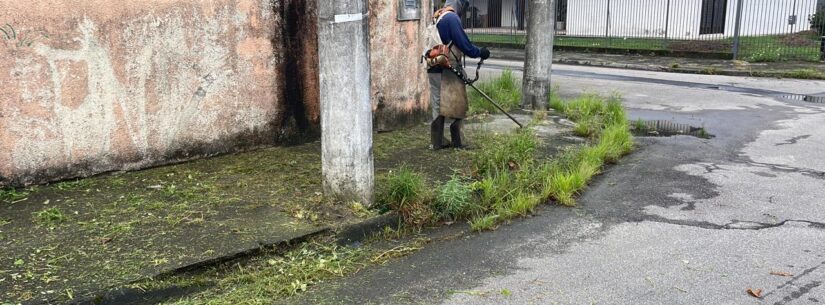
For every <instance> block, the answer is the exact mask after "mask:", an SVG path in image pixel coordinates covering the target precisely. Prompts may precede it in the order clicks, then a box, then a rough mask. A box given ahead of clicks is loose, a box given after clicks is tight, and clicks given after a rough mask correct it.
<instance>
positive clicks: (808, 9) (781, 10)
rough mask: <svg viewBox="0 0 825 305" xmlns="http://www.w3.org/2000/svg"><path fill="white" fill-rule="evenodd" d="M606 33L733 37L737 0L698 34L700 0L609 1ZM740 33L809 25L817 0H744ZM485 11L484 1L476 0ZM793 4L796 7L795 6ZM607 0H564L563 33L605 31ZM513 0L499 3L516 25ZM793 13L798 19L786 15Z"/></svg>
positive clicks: (767, 32) (768, 32) (800, 28)
mask: <svg viewBox="0 0 825 305" xmlns="http://www.w3.org/2000/svg"><path fill="white" fill-rule="evenodd" d="M609 1H610V30H609V31H610V36H612V37H648V38H664V37H665V36H667V37H668V38H674V39H719V38H725V37H732V36H733V34H734V30H735V27H736V5H737V1H736V0H728V11H727V17H726V19H725V31H724V33H723V34H707V35H699V28H700V23H701V20H702V17H701V16H702V14H701V11H702V0H670V1H669V2H670V7H669V10H670V17H669V19H668V17H667V12H668V0H609ZM743 1H745V2H744V5H743V14H742V16H743V18H742V35H749V36H759V35H773V34H785V33H794V32H800V31H806V30H808V29H810V23H809V21H808V18H809V17H810V16H811V15H813V14H814V13H815V12H816V5H817V1H818V0H743ZM474 2H475V3H477V4H476V5H477V6H478V7H479V8H481V9H482V11H484V14H486V10H487V0H475V1H474ZM794 3H796V9H795V10H794ZM607 5H608V0H569V3H568V10H567V14H568V15H567V35H568V36H604V35H605V34H606V30H607V29H606V24H607ZM514 6H515V0H505V1H504V4H503V10H504V12H503V14H502V18H503V20H502V26H504V27H507V26H510V25H511V22H512V24H515V21H514V20H512V17H511V13H510V12H511V10H512V9H513V8H514ZM793 14H796V15H797V16H798V17H797V24H796V25H789V24H788V16H790V15H793Z"/></svg>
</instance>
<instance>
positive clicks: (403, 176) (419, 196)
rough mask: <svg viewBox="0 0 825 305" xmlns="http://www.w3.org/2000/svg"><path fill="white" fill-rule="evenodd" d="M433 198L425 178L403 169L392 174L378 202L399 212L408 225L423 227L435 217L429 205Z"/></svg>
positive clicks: (406, 168)
mask: <svg viewBox="0 0 825 305" xmlns="http://www.w3.org/2000/svg"><path fill="white" fill-rule="evenodd" d="M431 197H432V195H431V193H430V192H429V189H428V188H427V184H426V181H425V180H424V176H422V175H421V174H419V173H416V172H413V171H412V170H410V169H409V168H408V167H402V168H401V169H399V170H398V171H396V172H394V173H390V175H389V177H388V178H387V180H386V187H385V189H384V190H382V191H381V192H380V193H379V195H378V201H379V203H380V204H382V205H384V206H386V207H388V208H390V209H392V210H395V211H398V213H399V214H400V215H401V217H402V218H403V219H404V220H405V222H406V223H407V224H410V225H415V226H423V225H425V224H427V223H429V222H430V221H432V220H433V219H434V217H435V213H434V212H433V210H432V208H431V207H430V205H429V201H430V198H431Z"/></svg>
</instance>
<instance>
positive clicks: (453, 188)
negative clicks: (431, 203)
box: [435, 176, 480, 217]
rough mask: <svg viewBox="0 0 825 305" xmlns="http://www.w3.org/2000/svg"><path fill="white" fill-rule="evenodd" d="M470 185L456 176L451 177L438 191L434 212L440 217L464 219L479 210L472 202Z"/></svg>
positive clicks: (473, 201) (475, 202) (474, 201)
mask: <svg viewBox="0 0 825 305" xmlns="http://www.w3.org/2000/svg"><path fill="white" fill-rule="evenodd" d="M472 196H473V190H472V188H470V185H469V184H468V183H467V182H465V181H464V180H462V179H461V178H460V177H458V176H453V177H452V179H450V181H447V183H445V184H444V185H442V186H441V187H440V188H439V189H438V194H437V197H436V201H435V210H436V213H437V214H438V215H440V216H441V217H445V216H446V217H465V216H469V215H472V214H473V213H476V212H478V211H479V210H480V206H479V205H478V202H477V201H476V200H474V198H473V197H472Z"/></svg>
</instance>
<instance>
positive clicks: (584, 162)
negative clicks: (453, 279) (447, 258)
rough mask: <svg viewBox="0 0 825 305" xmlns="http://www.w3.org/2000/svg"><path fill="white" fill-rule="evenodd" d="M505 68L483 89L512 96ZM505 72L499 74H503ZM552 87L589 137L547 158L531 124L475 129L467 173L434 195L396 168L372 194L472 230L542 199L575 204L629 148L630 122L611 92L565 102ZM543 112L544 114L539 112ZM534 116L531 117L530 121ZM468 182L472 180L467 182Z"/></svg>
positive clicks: (424, 217)
mask: <svg viewBox="0 0 825 305" xmlns="http://www.w3.org/2000/svg"><path fill="white" fill-rule="evenodd" d="M511 78H512V76H511V75H510V74H509V72H506V73H505V75H503V76H502V77H501V78H499V79H496V80H493V81H491V82H490V83H488V84H490V85H489V86H493V87H492V88H490V89H488V90H490V91H492V92H498V93H497V94H498V95H499V96H517V94H516V93H513V92H510V91H518V90H519V88H517V87H516V86H513V85H512V83H511V82H510V81H506V80H508V79H511ZM502 79H504V80H505V81H502ZM557 92H558V89H557V88H556V89H554V90H553V94H551V96H550V100H549V101H548V102H549V105H550V107H551V108H553V109H555V110H556V111H558V112H560V113H562V114H564V115H565V116H567V117H568V118H569V119H570V120H572V121H573V122H574V123H576V127H575V128H574V132H575V133H576V134H578V135H580V136H582V137H585V138H587V139H588V144H586V145H584V146H582V147H578V148H575V149H569V150H567V151H564V152H562V153H561V154H560V155H559V156H557V157H556V158H555V159H553V160H548V159H546V157H542V156H541V155H540V154H539V151H538V148H539V146H540V143H539V140H538V138H537V137H536V135H535V133H534V131H533V130H532V128H531V127H528V128H525V129H520V130H516V131H513V132H510V133H506V134H488V135H482V136H478V139H477V142H478V147H479V149H476V150H473V151H471V152H470V159H471V161H472V162H471V166H470V169H469V172H470V173H471V174H470V175H468V176H467V177H464V178H461V177H456V176H454V177H453V178H452V179H450V180H449V181H448V182H447V183H445V184H444V185H442V186H440V187H434V188H432V189H436V190H437V193H436V195H435V196H432V195H430V194H429V193H427V191H426V190H428V189H430V187H428V186H427V182H426V181H425V180H424V179H423V178H422V176H421V175H420V174H416V173H414V172H411V171H409V170H407V169H402V170H400V171H398V172H397V173H394V174H392V175H390V177H389V178H388V179H387V181H386V185H387V186H386V188H385V189H384V190H383V191H382V192H381V195H380V197H379V198H382V202H383V203H384V204H385V205H387V206H389V207H390V208H391V209H393V210H396V211H399V213H400V214H401V216H402V217H403V218H404V219H405V220H406V222H407V223H409V224H413V225H416V226H421V225H425V224H427V221H428V220H429V221H437V220H439V219H452V220H467V221H469V223H470V226H471V228H472V229H473V230H489V229H493V228H495V227H496V226H498V225H499V224H501V223H502V222H505V221H508V220H510V219H513V218H516V217H521V216H525V215H529V214H530V213H532V212H533V211H534V209H535V208H536V207H537V206H538V205H539V204H541V203H542V202H546V201H548V200H554V201H556V202H558V203H559V204H562V205H565V206H574V205H575V204H576V199H575V198H576V196H577V195H578V194H579V193H580V192H581V191H582V190H583V189H584V188H585V187H586V186H587V184H588V182H589V181H590V180H591V179H593V177H595V176H596V175H598V174H599V173H601V169H602V167H603V166H604V164H605V163H610V162H616V161H618V160H619V159H620V158H621V157H622V156H624V155H626V154H628V153H629V152H630V151H631V150H632V149H633V145H634V142H633V137H632V135H631V133H630V123H629V122H628V119H627V114H626V112H625V110H624V108H623V107H622V105H621V98H620V97H619V96H618V95H613V96H610V97H603V96H599V95H596V94H585V95H582V96H581V97H579V98H576V99H574V100H572V101H569V102H564V101H563V100H561V98H559V96H558V94H557ZM545 115H546V114H545ZM534 122H535V120H534ZM467 181H471V182H469V183H468V182H467Z"/></svg>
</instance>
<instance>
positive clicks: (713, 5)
mask: <svg viewBox="0 0 825 305" xmlns="http://www.w3.org/2000/svg"><path fill="white" fill-rule="evenodd" d="M727 13H728V0H702V21H701V22H702V23H701V25H700V26H699V34H700V35H704V34H724V33H725V19H726V18H727Z"/></svg>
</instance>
